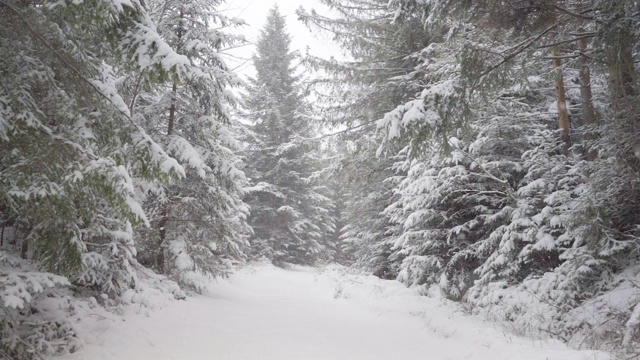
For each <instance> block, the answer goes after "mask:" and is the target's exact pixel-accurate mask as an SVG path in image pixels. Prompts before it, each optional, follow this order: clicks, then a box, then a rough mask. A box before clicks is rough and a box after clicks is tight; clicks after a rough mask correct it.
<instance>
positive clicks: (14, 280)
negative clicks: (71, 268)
mask: <svg viewBox="0 0 640 360" xmlns="http://www.w3.org/2000/svg"><path fill="white" fill-rule="evenodd" d="M70 285H71V284H70V282H69V280H67V279H66V278H65V277H62V276H58V275H54V274H51V273H46V272H39V271H37V269H36V268H35V267H34V265H33V264H32V263H30V262H27V261H24V260H22V259H20V258H17V257H15V256H13V255H11V254H10V253H8V252H6V251H4V250H0V357H3V358H7V359H37V358H38V356H40V355H55V354H61V353H66V352H73V351H75V350H76V349H77V348H78V340H77V338H76V333H75V330H74V329H73V327H72V326H71V324H69V323H68V322H67V321H66V320H65V319H64V317H61V316H60V311H62V312H64V311H65V310H63V309H59V308H57V307H58V306H62V307H63V306H64V301H65V300H64V299H65V298H68V295H67V294H66V293H65V291H64V290H61V288H64V287H67V286H70Z"/></svg>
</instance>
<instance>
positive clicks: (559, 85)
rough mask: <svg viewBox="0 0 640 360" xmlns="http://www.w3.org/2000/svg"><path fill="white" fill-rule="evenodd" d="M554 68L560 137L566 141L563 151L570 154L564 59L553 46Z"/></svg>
mask: <svg viewBox="0 0 640 360" xmlns="http://www.w3.org/2000/svg"><path fill="white" fill-rule="evenodd" d="M551 52H552V57H553V60H552V61H553V68H554V69H555V70H556V98H557V104H558V126H559V127H560V138H561V140H562V142H563V143H564V146H563V152H564V154H565V155H569V148H570V147H571V135H570V132H571V127H570V125H569V110H568V109H567V98H566V94H565V90H564V78H563V76H562V69H561V67H562V60H561V59H560V57H559V56H558V48H557V47H553V48H552V50H551Z"/></svg>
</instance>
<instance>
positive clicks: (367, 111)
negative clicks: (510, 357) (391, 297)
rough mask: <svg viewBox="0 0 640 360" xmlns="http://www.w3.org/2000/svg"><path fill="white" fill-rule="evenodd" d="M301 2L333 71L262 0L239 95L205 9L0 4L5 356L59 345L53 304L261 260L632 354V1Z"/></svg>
mask: <svg viewBox="0 0 640 360" xmlns="http://www.w3.org/2000/svg"><path fill="white" fill-rule="evenodd" d="M321 2H322V3H323V4H324V5H326V6H327V7H328V8H329V9H330V11H329V12H326V13H322V12H317V11H314V10H313V9H310V8H306V9H305V8H304V7H301V8H300V9H299V10H298V13H297V15H298V17H299V20H300V21H302V22H304V24H306V26H307V27H308V28H309V29H311V30H312V31H314V32H317V33H318V34H321V36H329V37H330V38H331V39H332V40H333V41H335V42H337V43H338V44H339V45H340V46H341V48H342V49H343V51H344V57H342V58H341V59H334V58H331V59H326V58H318V57H314V56H311V55H301V54H298V53H296V52H294V51H291V49H290V43H291V35H290V34H289V33H288V32H287V29H286V24H285V17H284V16H283V15H282V14H280V12H279V11H278V8H277V7H275V8H273V9H272V10H271V11H270V12H269V14H268V15H267V20H266V25H265V26H264V28H263V29H262V31H261V34H260V36H259V39H258V42H257V45H256V51H255V55H254V58H253V65H254V67H255V76H254V77H253V78H251V79H248V80H246V81H245V80H244V79H242V78H240V77H239V76H238V75H237V74H236V73H234V71H232V70H231V69H230V68H229V66H228V65H227V62H226V61H225V54H224V53H225V51H226V50H227V49H230V48H233V47H236V46H239V45H242V44H243V43H245V42H246V40H245V37H244V36H243V24H244V23H243V21H242V20H239V19H236V18H230V17H228V16H225V15H224V13H223V12H221V11H220V9H221V8H222V6H223V5H224V0H145V1H142V0H124V1H123V0H85V1H71V0H60V1H48V0H43V1H35V0H0V225H1V228H0V229H1V230H0V231H1V234H0V357H3V356H4V357H6V358H10V359H32V358H33V359H35V358H39V357H40V356H46V355H54V354H60V353H64V352H68V351H75V350H76V347H77V344H76V340H75V338H76V334H75V332H74V328H73V324H71V323H69V322H67V321H65V319H64V318H55V319H52V318H51V317H50V316H46V312H47V308H48V307H50V306H51V303H52V302H54V303H55V304H57V305H56V306H58V307H62V308H64V310H65V311H68V312H72V311H73V308H72V306H71V305H68V306H67V307H66V308H65V307H64V303H65V301H66V300H65V299H68V298H70V297H75V298H85V299H89V298H90V299H93V300H92V301H94V302H96V303H97V305H98V306H104V307H107V308H113V309H114V311H117V308H118V305H119V304H121V303H122V302H123V294H127V293H130V292H132V291H133V292H135V291H137V289H138V287H139V286H140V284H141V283H142V282H145V281H147V282H149V281H150V280H149V279H150V278H153V279H160V278H159V277H155V275H153V276H152V275H150V274H160V275H163V276H164V279H165V280H163V281H166V282H170V283H171V284H174V285H173V286H172V287H171V289H172V290H171V291H172V292H173V296H175V298H176V299H180V298H183V297H184V296H188V294H189V293H198V292H201V291H202V290H203V286H204V285H203V284H205V283H207V282H209V281H210V279H212V278H216V277H223V276H227V275H229V274H230V273H232V272H233V271H234V269H236V268H237V267H240V266H242V265H243V264H245V263H247V262H249V261H254V260H259V259H268V260H269V261H271V262H273V264H275V265H277V266H285V265H286V264H300V265H309V266H320V265H323V264H327V263H331V262H337V263H340V264H343V265H348V266H352V267H355V268H358V269H361V270H363V271H367V272H369V273H371V274H374V275H376V276H378V277H381V278H383V279H397V280H399V281H401V282H403V283H404V284H406V285H407V286H411V287H419V288H421V289H423V291H424V293H425V295H426V294H428V293H430V292H431V291H434V290H437V291H439V292H440V293H441V294H442V296H444V297H445V298H447V299H450V300H453V301H456V302H459V303H460V305H461V307H463V308H464V309H466V310H468V311H469V312H472V313H475V314H478V315H481V316H484V317H486V318H489V319H494V320H496V321H501V322H506V323H508V324H511V325H510V326H511V329H512V330H513V331H515V332H519V333H522V334H525V335H532V336H541V335H544V336H549V337H553V338H557V339H561V340H563V341H566V342H568V343H569V344H571V345H573V346H576V347H585V348H603V349H623V350H624V351H626V352H628V353H638V352H639V351H640V350H639V348H640V347H639V342H638V340H639V339H640V285H639V284H638V283H637V282H638V281H640V277H639V275H638V274H639V273H640V263H638V258H639V255H640V253H639V251H640V65H639V64H640V2H638V1H635V0H496V1H468V0H391V1H389V0H321ZM158 281H159V280H158ZM96 299H97V300H96ZM61 304H62V305H61Z"/></svg>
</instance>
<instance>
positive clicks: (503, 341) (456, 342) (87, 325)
mask: <svg viewBox="0 0 640 360" xmlns="http://www.w3.org/2000/svg"><path fill="white" fill-rule="evenodd" d="M81 328H82V329H83V331H84V332H85V333H84V334H83V337H84V341H85V343H86V344H85V346H84V348H83V350H82V351H80V352H78V353H75V354H70V355H66V356H63V357H62V359H65V360H72V359H74V360H78V359H91V360H100V359H114V360H116V359H117V360H122V359H135V360H142V359H154V360H158V359H180V360H196V359H208V360H209V359H223V360H227V359H228V360H232V359H245V360H252V359H255V360H261V359H265V360H266V359H274V360H275V359H278V360H287V359H291V360H305V359H331V360H338V359H344V360H356V359H363V360H374V359H381V360H382V359H385V360H396V359H397V360H405V359H407V360H411V359H429V360H450V359H490V360H500V359H504V360H507V359H508V360H513V359H540V360H544V359H567V360H572V359H585V360H586V359H598V360H602V359H607V357H606V356H605V355H604V354H597V353H594V352H586V351H582V352H579V351H575V350H570V349H567V348H566V347H564V346H563V345H561V344H559V343H557V342H540V341H533V340H527V339H520V338H516V337H513V336H509V335H505V334H504V333H503V332H502V331H500V330H498V329H496V328H495V327H492V326H491V325H489V324H487V323H484V322H482V321H479V320H478V319H476V318H474V317H469V316H465V315H462V314H460V313H459V312H456V311H455V308H454V307H452V306H450V305H446V304H444V303H443V302H442V301H441V300H438V299H431V298H427V297H422V296H418V295H417V294H416V293H415V292H413V291H412V290H410V289H406V288H404V287H403V286H402V285H400V284H399V283H396V282H393V281H382V280H379V279H377V278H373V277H367V276H357V275H346V274H344V273H343V272H341V271H339V270H335V269H334V270H327V271H323V272H320V271H319V270H313V269H304V268H298V269H292V270H282V269H276V268H273V267H267V266H263V267H256V268H251V269H246V270H243V271H241V272H239V273H238V274H236V275H235V276H234V277H232V279H231V280H230V281H223V282H220V283H218V284H215V285H214V286H213V290H212V291H211V292H210V293H209V294H208V295H205V296H198V297H191V298H188V299H187V300H186V301H173V302H168V303H165V304H164V307H163V308H162V309H159V310H156V311H152V312H149V311H146V310H144V308H142V307H140V306H139V305H138V306H136V305H132V306H130V307H129V308H128V309H126V314H125V316H124V317H122V318H120V317H119V316H118V315H112V316H110V317H109V318H104V317H102V316H93V317H90V318H88V319H83V320H82V324H81Z"/></svg>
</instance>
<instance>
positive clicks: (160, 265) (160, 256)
mask: <svg viewBox="0 0 640 360" xmlns="http://www.w3.org/2000/svg"><path fill="white" fill-rule="evenodd" d="M177 92H178V84H177V83H176V82H175V81H174V82H173V86H172V87H171V106H170V107H169V123H168V124H167V135H168V136H170V135H172V134H173V128H174V126H175V119H176V96H177ZM170 210H171V195H170V193H169V189H167V202H166V203H165V204H163V205H162V209H161V210H160V221H159V222H158V226H159V230H160V231H159V239H158V249H157V250H158V252H157V255H156V268H157V269H158V271H159V272H160V273H163V274H164V273H165V272H166V271H165V261H166V259H165V256H164V251H165V243H166V240H167V225H168V223H169V215H170Z"/></svg>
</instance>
